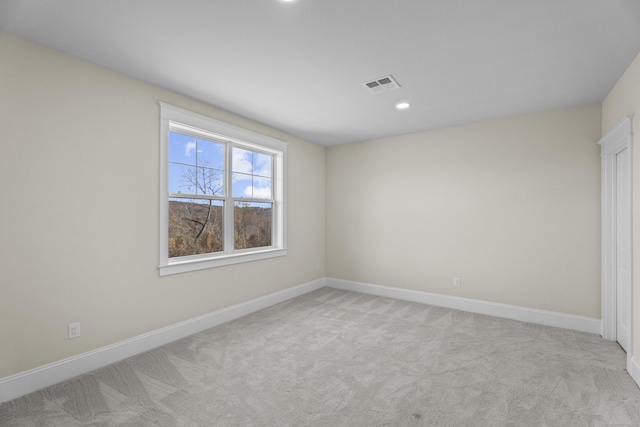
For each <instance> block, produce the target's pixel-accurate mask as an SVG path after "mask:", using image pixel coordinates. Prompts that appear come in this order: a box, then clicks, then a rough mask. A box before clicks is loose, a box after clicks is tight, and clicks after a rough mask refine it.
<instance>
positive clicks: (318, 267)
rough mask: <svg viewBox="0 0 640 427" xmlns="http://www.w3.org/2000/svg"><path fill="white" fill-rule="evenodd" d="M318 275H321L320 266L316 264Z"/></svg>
mask: <svg viewBox="0 0 640 427" xmlns="http://www.w3.org/2000/svg"><path fill="white" fill-rule="evenodd" d="M316 273H320V264H316Z"/></svg>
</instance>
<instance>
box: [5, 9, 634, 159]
mask: <svg viewBox="0 0 640 427" xmlns="http://www.w3.org/2000/svg"><path fill="white" fill-rule="evenodd" d="M0 28H2V29H4V30H6V31H8V32H11V33H14V34H16V35H19V36H22V37H25V38H27V39H30V40H34V41H36V42H38V43H42V44H44V45H46V46H50V47H52V48H55V49H58V50H61V51H63V52H67V53H70V54H72V55H75V56H78V57H80V58H84V59H86V60H88V61H90V62H93V63H96V64H99V65H102V66H104V67H107V68H110V69H112V70H116V71H118V72H121V73H123V74H126V75H129V76H132V77H136V78H138V79H141V80H144V81H147V82H150V83H153V84H155V85H158V86H161V87H164V88H168V89H171V90H174V91H176V92H179V93H181V94H184V95H187V96H189V97H192V98H195V99H198V100H201V101H204V102H206V103H209V104H212V105H215V106H217V107H220V108H222V109H225V110H228V111H230V112H233V113H236V114H239V115H241V116H244V117H248V118H250V119H253V120H255V121H258V122H261V123H265V124H267V125H270V126H272V127H275V128H277V129H281V130H283V131H286V132H288V133H290V134H293V135H296V136H299V137H301V138H304V139H306V140H309V141H313V142H317V143H320V144H323V145H327V146H330V145H336V144H343V143H349V142H355V141H361V140H367V139H372V138H379V137H385V136H391V135H398V134H403V133H409V132H415V131H420V130H427V129H435V128H441V127H446V126H452V125H459V124H464V123H469V122H476V121H481V120H488V119H493V118H498V117H507V116H513V115H517V114H524V113H530V112H536V111H543V110H549V109H553V108H561V107H568V106H573V105H579V104H585V103H590V102H596V101H601V100H602V99H603V98H604V97H605V96H606V94H607V93H608V92H609V91H610V89H611V88H612V87H613V85H614V84H615V82H616V81H617V80H618V79H619V78H620V76H621V75H622V73H623V72H624V70H625V69H626V68H627V67H628V66H629V64H630V63H631V61H632V60H633V59H634V57H635V56H636V55H637V54H638V52H640V1H639V0H393V1H382V0H297V1H294V2H290V3H285V2H281V1H278V0H107V1H105V0H55V1H52V0H0ZM0 54H1V52H0ZM0 58H1V60H2V61H5V60H10V59H8V58H2V57H0ZM388 74H392V75H393V76H394V77H395V79H396V80H397V81H398V82H399V83H400V85H401V87H400V88H399V89H395V90H391V91H385V92H383V93H380V94H371V93H369V92H368V91H367V90H366V89H365V88H364V86H363V85H362V83H364V82H366V81H369V80H373V79H377V78H379V77H383V76H385V75H388ZM401 100H408V101H410V102H411V104H412V108H411V109H409V110H406V111H396V110H395V108H394V105H395V104H396V102H398V101H401Z"/></svg>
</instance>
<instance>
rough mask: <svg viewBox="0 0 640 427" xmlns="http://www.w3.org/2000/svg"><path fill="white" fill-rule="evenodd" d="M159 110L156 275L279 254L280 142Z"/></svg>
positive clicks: (282, 173) (282, 208)
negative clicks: (158, 217) (158, 202)
mask: <svg viewBox="0 0 640 427" xmlns="http://www.w3.org/2000/svg"><path fill="white" fill-rule="evenodd" d="M160 113H161V120H160V123H161V126H160V128H161V129H160V132H161V138H160V141H161V144H160V145H161V156H160V161H161V171H162V173H161V183H160V192H161V198H160V200H161V202H160V204H161V206H160V227H161V229H160V275H167V274H174V273H181V272H185V271H191V270H198V269H202V268H210V267H217V266H221V265H227V264H235V263H238V262H245V261H254V260H259V259H264V258H271V257H275V256H282V255H286V239H285V237H286V229H285V228H286V227H285V200H284V199H285V159H286V143H284V142H282V141H279V140H276V139H273V138H270V137H267V136H264V135H261V134H258V133H255V132H251V131H248V130H245V129H242V128H238V127H235V126H232V125H229V124H227V123H224V122H220V121H217V120H214V119H211V118H208V117H205V116H202V115H199V114H195V113H191V112H189V111H186V110H183V109H180V108H177V107H173V106H171V105H168V104H164V103H160Z"/></svg>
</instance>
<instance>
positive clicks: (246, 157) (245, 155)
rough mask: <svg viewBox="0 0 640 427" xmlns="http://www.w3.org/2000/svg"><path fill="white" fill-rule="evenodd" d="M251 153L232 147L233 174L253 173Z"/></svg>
mask: <svg viewBox="0 0 640 427" xmlns="http://www.w3.org/2000/svg"><path fill="white" fill-rule="evenodd" d="M252 154H253V153H252V152H251V151H248V150H243V149H242V148H238V147H233V150H232V153H231V159H232V168H231V170H232V171H233V172H238V173H248V174H251V173H253V156H252Z"/></svg>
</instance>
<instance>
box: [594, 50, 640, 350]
mask: <svg viewBox="0 0 640 427" xmlns="http://www.w3.org/2000/svg"><path fill="white" fill-rule="evenodd" d="M630 115H633V131H634V135H633V163H634V165H635V166H634V168H633V188H634V195H633V211H634V214H633V225H632V227H633V246H634V247H635V248H640V215H639V213H640V169H639V167H638V165H640V150H638V147H639V146H640V54H639V55H638V56H637V57H636V59H635V60H634V61H633V63H632V64H631V65H630V66H629V68H628V69H627V71H625V73H624V74H623V75H622V77H621V78H620V80H619V81H618V83H616V85H615V86H614V88H613V89H612V90H611V92H610V93H609V95H607V97H606V98H605V99H604V101H603V102H602V133H603V134H605V133H607V132H608V131H609V130H610V129H611V128H613V127H614V126H615V125H616V124H617V123H619V122H620V121H621V120H622V119H623V118H624V117H625V116H630ZM633 269H634V271H635V272H636V273H635V274H634V284H633V288H634V312H635V322H634V352H633V354H634V358H635V359H636V361H638V362H640V357H638V355H639V354H640V353H639V351H640V274H638V272H640V250H638V249H635V250H634V260H633Z"/></svg>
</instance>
